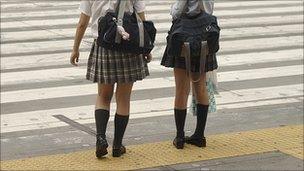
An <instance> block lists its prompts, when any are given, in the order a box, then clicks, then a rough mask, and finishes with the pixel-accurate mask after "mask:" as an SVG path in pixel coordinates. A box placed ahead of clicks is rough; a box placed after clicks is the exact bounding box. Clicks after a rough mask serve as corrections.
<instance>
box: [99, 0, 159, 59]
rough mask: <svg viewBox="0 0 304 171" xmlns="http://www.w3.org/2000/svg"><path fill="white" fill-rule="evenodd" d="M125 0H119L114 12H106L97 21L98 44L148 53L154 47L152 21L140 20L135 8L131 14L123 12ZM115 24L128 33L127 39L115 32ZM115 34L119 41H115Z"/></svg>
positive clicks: (117, 49) (127, 50)
mask: <svg viewBox="0 0 304 171" xmlns="http://www.w3.org/2000/svg"><path fill="white" fill-rule="evenodd" d="M126 1H127V0H119V5H118V6H117V9H116V12H108V13H107V14H106V15H105V16H104V17H101V18H100V19H99V21H98V38H97V43H98V45H99V46H101V47H103V48H105V49H109V50H114V51H120V52H124V53H132V54H149V53H150V52H151V51H152V49H153V48H154V42H155V36H156V32H157V30H156V28H155V26H154V23H153V22H152V21H142V20H141V19H140V17H139V16H138V15H137V13H136V11H135V9H134V12H133V14H131V15H130V14H129V13H125V4H126ZM117 25H121V26H123V27H124V29H125V31H126V32H128V33H129V34H130V39H129V40H123V39H121V36H120V35H118V34H117ZM117 36H118V39H119V41H117Z"/></svg>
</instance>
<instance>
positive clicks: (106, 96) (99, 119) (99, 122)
mask: <svg viewBox="0 0 304 171" xmlns="http://www.w3.org/2000/svg"><path fill="white" fill-rule="evenodd" d="M113 88H114V85H111V84H98V95H97V99H96V106H95V123H96V157H97V158H101V157H102V156H104V155H106V154H107V153H108V151H107V147H108V142H107V140H106V130H107V124H108V121H109V117H110V112H109V110H110V104H111V99H112V96H113Z"/></svg>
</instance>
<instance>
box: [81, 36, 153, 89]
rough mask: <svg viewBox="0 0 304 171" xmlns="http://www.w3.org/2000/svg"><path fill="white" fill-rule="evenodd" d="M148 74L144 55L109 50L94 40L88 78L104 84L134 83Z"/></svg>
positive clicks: (88, 66)
mask: <svg viewBox="0 0 304 171" xmlns="http://www.w3.org/2000/svg"><path fill="white" fill-rule="evenodd" d="M148 75H149V70H148V65H147V62H146V60H145V59H144V57H143V56H142V55H134V54H128V53H122V52H118V51H111V50H107V49H104V48H102V47H100V46H98V45H97V42H96V40H94V42H93V45H92V48H91V52H90V56H89V59H88V65H87V74H86V79H87V80H90V81H93V82H94V83H96V82H97V83H102V84H115V83H132V82H136V81H138V80H143V79H144V78H145V77H147V76H148Z"/></svg>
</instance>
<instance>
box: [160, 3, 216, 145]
mask: <svg viewBox="0 0 304 171" xmlns="http://www.w3.org/2000/svg"><path fill="white" fill-rule="evenodd" d="M199 1H201V2H199ZM202 10H205V11H206V12H207V13H212V10H213V1H209V0H208V1H205V0H187V1H186V0H177V1H176V3H175V4H174V5H173V6H172V8H171V15H172V17H173V20H174V19H176V18H178V17H180V16H181V15H182V14H184V13H186V14H187V15H190V16H195V15H197V14H199V13H201V11H202ZM166 52H167V51H165V53H164V56H163V58H162V61H161V65H163V66H165V67H171V68H174V76H175V85H176V91H175V106H174V107H175V108H174V117H175V124H176V129H177V133H176V137H175V139H174V141H173V144H174V146H175V147H176V148H177V149H182V148H183V147H184V143H189V144H192V145H195V146H198V147H205V146H206V139H205V135H204V132H205V126H206V121H207V114H208V107H209V99H208V92H207V88H206V73H202V74H201V76H200V77H201V78H200V81H199V82H192V87H193V90H194V95H195V98H196V101H197V105H196V108H197V109H196V111H197V113H196V116H197V123H196V129H195V132H194V134H193V135H191V136H190V137H185V133H184V125H185V119H186V113H187V101H188V96H189V92H190V82H191V81H190V78H189V77H188V76H187V73H186V66H185V58H184V57H172V56H169V55H167V53H166ZM199 67H200V65H199V61H196V62H195V61H194V62H193V61H192V62H191V68H192V69H193V70H194V71H198V70H199ZM217 67H218V65H217V60H216V56H215V55H207V60H206V65H205V72H208V71H213V70H215V69H217Z"/></svg>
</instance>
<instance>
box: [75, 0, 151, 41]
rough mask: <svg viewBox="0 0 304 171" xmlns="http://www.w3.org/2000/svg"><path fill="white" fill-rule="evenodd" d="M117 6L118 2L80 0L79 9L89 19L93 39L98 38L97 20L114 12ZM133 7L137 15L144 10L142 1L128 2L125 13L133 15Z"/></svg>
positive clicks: (112, 0)
mask: <svg viewBox="0 0 304 171" xmlns="http://www.w3.org/2000/svg"><path fill="white" fill-rule="evenodd" d="M117 5H118V0H81V2H80V6H79V9H80V11H81V12H82V13H84V14H85V15H87V16H90V17H91V31H92V36H93V37H94V38H97V37H98V19H99V18H100V17H102V16H105V15H106V14H107V12H114V11H115V10H116V7H117ZM133 6H134V9H135V10H136V11H137V13H141V12H144V10H145V2H144V0H128V2H127V5H126V10H125V11H126V12H130V13H133Z"/></svg>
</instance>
